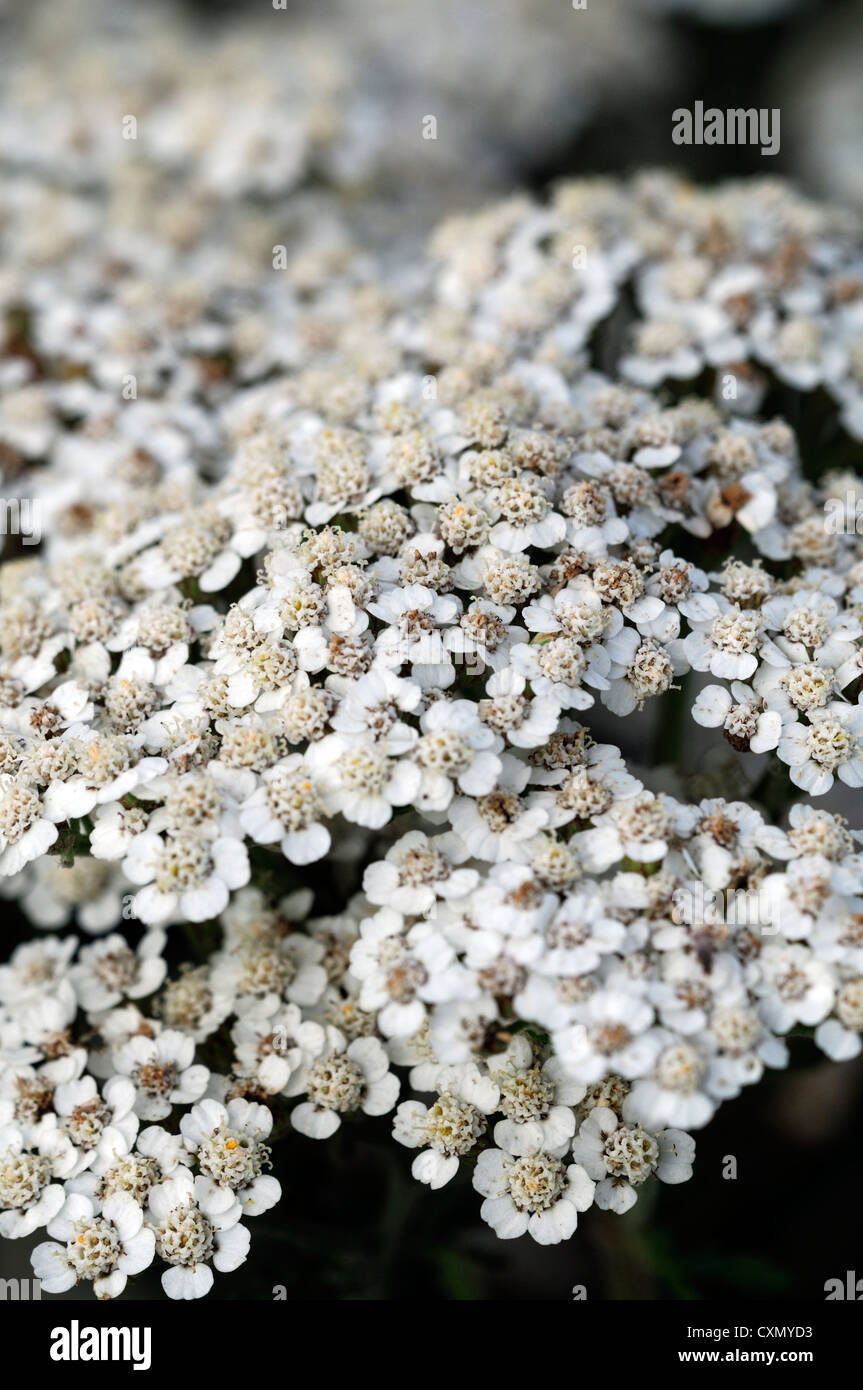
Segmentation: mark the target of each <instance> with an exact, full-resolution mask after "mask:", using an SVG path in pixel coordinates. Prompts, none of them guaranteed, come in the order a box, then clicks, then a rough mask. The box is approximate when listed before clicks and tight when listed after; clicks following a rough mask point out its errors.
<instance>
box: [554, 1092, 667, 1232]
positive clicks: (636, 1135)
mask: <svg viewBox="0 0 863 1390" xmlns="http://www.w3.org/2000/svg"><path fill="white" fill-rule="evenodd" d="M572 1156H573V1158H574V1159H575V1161H576V1162H577V1163H580V1164H581V1166H582V1167H583V1168H584V1170H585V1172H586V1173H587V1174H588V1176H589V1177H590V1178H592V1179H593V1181H594V1182H595V1183H596V1184H597V1187H596V1193H595V1197H594V1200H595V1202H596V1205H597V1206H598V1207H599V1208H600V1210H602V1211H615V1212H617V1213H618V1215H622V1214H623V1212H625V1211H629V1209H630V1208H631V1207H633V1206H634V1205H635V1203H636V1201H637V1199H638V1191H637V1189H638V1188H639V1187H641V1186H642V1184H643V1183H644V1182H646V1181H647V1179H648V1178H649V1177H651V1176H652V1175H653V1174H655V1175H656V1177H658V1178H659V1180H660V1182H668V1183H680V1182H687V1181H688V1180H689V1178H691V1176H692V1160H693V1158H694V1156H695V1141H694V1140H693V1139H692V1138H691V1137H690V1136H689V1135H688V1134H684V1133H683V1131H682V1130H679V1129H665V1130H661V1131H660V1133H659V1134H650V1133H648V1132H647V1131H645V1130H644V1129H643V1128H642V1127H641V1125H628V1124H622V1123H621V1121H620V1120H619V1119H618V1117H617V1115H615V1113H614V1111H613V1110H608V1109H606V1108H605V1107H603V1106H599V1105H598V1106H596V1107H595V1108H594V1109H593V1110H591V1112H590V1114H589V1115H588V1116H587V1118H586V1120H584V1122H583V1123H582V1125H581V1128H580V1129H579V1131H578V1135H577V1137H576V1139H575V1142H574V1143H573V1146H572Z"/></svg>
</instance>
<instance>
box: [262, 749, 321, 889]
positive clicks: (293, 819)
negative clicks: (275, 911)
mask: <svg viewBox="0 0 863 1390" xmlns="http://www.w3.org/2000/svg"><path fill="white" fill-rule="evenodd" d="M326 814H327V804H326V801H325V799H324V797H323V796H322V795H321V793H320V791H319V790H318V789H317V788H316V786H315V782H314V776H313V774H312V773H310V771H309V769H308V767H307V765H306V762H305V760H304V759H303V758H302V757H301V756H300V754H298V753H291V754H289V756H288V757H287V758H283V759H282V761H281V762H279V763H276V765H275V766H274V767H268V768H266V769H265V771H264V772H263V773H262V775H261V784H260V785H259V786H258V787H257V788H256V789H255V791H253V792H252V793H251V795H250V796H249V797H248V798H247V799H246V800H245V801H244V802H243V804H242V807H241V809H240V824H241V826H242V828H243V830H245V832H246V834H247V835H250V836H251V837H252V839H253V840H255V841H257V843H258V844H262V845H266V844H273V843H274V842H276V841H278V843H279V847H280V849H281V851H282V854H283V855H284V856H285V858H286V859H287V860H289V861H290V863H292V864H311V863H314V862H315V861H316V860H318V859H322V858H323V856H324V855H325V854H326V853H327V850H328V849H329V847H330V832H329V831H328V830H327V828H326V827H325V826H323V825H322V824H321V822H320V817H323V816H325V815H326Z"/></svg>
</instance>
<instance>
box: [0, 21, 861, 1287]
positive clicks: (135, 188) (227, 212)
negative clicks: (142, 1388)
mask: <svg viewBox="0 0 863 1390" xmlns="http://www.w3.org/2000/svg"><path fill="white" fill-rule="evenodd" d="M861 58H863V0H798V2H797V3H794V0H587V3H586V7H584V8H575V6H574V5H573V3H572V0H435V3H429V0H363V3H362V4H358V3H357V0H286V2H285V5H284V8H279V9H276V8H274V7H273V5H272V3H271V0H254V3H251V4H250V3H249V0H242V3H240V0H237V3H233V0H176V3H173V4H167V3H161V4H160V3H147V4H146V5H140V4H134V3H128V4H126V3H122V0H111V2H110V3H107V2H106V3H102V2H101V0H63V4H62V5H57V4H52V3H48V0H41V2H40V0H0V172H2V174H3V178H4V187H6V189H7V190H11V194H10V196H11V198H12V200H13V201H14V202H15V207H16V210H17V211H16V216H17V215H18V213H20V209H21V208H22V207H26V208H32V236H31V238H30V241H28V244H27V247H26V250H27V255H28V257H29V258H30V259H31V260H32V261H33V262H35V263H36V264H37V265H38V263H39V261H40V258H44V259H45V260H46V261H50V260H56V259H57V258H58V257H62V255H63V254H64V246H65V242H64V237H65V236H66V235H67V232H66V225H67V223H68V226H69V227H70V228H71V230H70V231H69V233H68V235H69V236H78V235H81V234H82V229H83V230H84V231H86V229H87V227H88V226H89V225H90V224H89V223H88V222H87V217H86V215H85V211H86V209H88V208H89V209H90V210H91V211H92V209H94V208H95V209H96V210H97V214H98V219H99V220H100V223H104V224H105V225H107V226H110V227H113V228H121V229H124V231H125V232H126V233H127V234H129V235H134V234H135V232H136V230H137V229H139V228H140V227H142V226H145V225H147V224H151V225H154V226H156V227H157V228H158V229H159V230H160V232H162V233H163V234H164V235H165V238H166V240H167V241H168V242H170V243H173V244H176V245H177V246H178V247H182V246H183V245H184V242H185V241H195V240H196V239H197V237H198V232H199V229H200V227H201V225H206V226H207V227H208V228H210V227H212V228H213V229H214V234H215V235H216V236H217V237H218V239H219V240H220V241H222V242H229V243H231V244H232V245H235V246H236V247H238V248H241V249H243V250H248V249H249V248H250V247H254V248H261V247H269V246H271V245H272V244H273V242H288V241H290V240H291V238H292V237H294V236H305V237H307V238H310V239H311V241H312V242H313V243H316V244H319V243H320V242H322V241H326V240H331V239H333V238H335V239H338V237H339V236H340V235H341V234H342V232H345V233H346V234H348V235H349V236H350V237H351V239H354V240H358V241H359V242H360V244H362V245H366V246H368V248H369V249H370V250H373V251H375V252H376V253H381V254H386V255H389V256H391V257H395V258H399V259H401V260H402V261H406V260H407V259H408V258H409V256H411V255H413V254H415V252H416V249H417V247H418V246H420V245H421V244H422V243H423V241H424V240H425V238H426V235H427V233H428V232H429V231H430V230H431V229H432V228H433V226H434V224H435V223H436V222H437V221H438V220H439V219H440V218H441V217H443V216H445V215H446V214H448V213H450V212H453V211H458V210H462V209H469V208H474V207H478V206H480V205H482V204H483V203H485V202H487V201H488V200H490V199H492V198H495V197H500V196H504V195H506V193H508V192H509V191H511V190H513V189H517V188H521V187H525V186H526V187H529V188H531V189H533V190H535V191H541V190H542V189H544V188H545V187H546V186H547V185H548V184H549V182H550V181H552V180H554V179H556V178H560V177H563V176H567V175H570V176H571V175H580V174H600V175H617V174H624V173H628V172H630V171H633V170H635V169H637V168H641V167H644V166H648V165H649V166H663V167H670V168H674V169H677V170H681V171H683V172H685V173H687V174H689V175H691V176H692V178H693V179H697V180H699V181H703V182H708V183H709V182H713V181H715V180H719V179H721V178H724V177H728V176H743V175H748V174H753V175H759V176H761V175H764V174H768V175H774V174H775V175H781V176H784V177H789V178H791V179H793V180H794V181H796V182H797V183H798V184H799V185H800V186H801V187H802V188H803V189H804V190H805V191H807V192H809V193H811V194H813V195H817V196H819V197H824V198H828V199H831V200H837V201H840V202H844V203H847V204H851V205H853V206H863V159H861V151H863V83H861V82H860V71H861ZM696 101H703V102H704V103H705V105H706V106H717V107H720V108H726V107H740V106H744V107H756V108H758V107H768V108H774V107H776V108H778V109H779V111H780V113H781V149H780V152H779V154H778V155H777V156H776V157H775V158H763V157H762V156H761V155H760V153H759V151H758V149H757V148H752V147H748V146H733V145H732V146H713V147H697V146H692V147H680V146H675V145H674V144H673V143H672V140H671V129H672V119H671V118H672V112H673V111H674V109H675V108H677V107H692V106H693V104H694V103H695V102H696ZM127 115H134V117H135V119H136V121H137V123H138V138H137V143H136V146H135V157H134V159H131V160H130V159H129V158H128V154H129V151H128V148H127V147H124V146H122V145H121V142H120V141H119V140H118V136H117V132H118V128H119V125H120V122H121V121H122V120H123V118H124V117H126V116H127ZM429 118H431V123H430V119H429ZM429 136H431V137H432V138H428V137H429ZM4 215H5V214H4V208H3V207H2V206H0V223H2V220H3V218H4ZM52 218H53V221H52ZM606 720H607V724H608V727H603V728H602V729H601V730H600V731H599V736H600V737H605V738H607V739H609V740H610V741H612V742H616V743H619V744H620V745H621V746H622V748H623V750H624V752H625V753H627V754H628V755H629V756H633V757H635V759H636V760H640V761H643V762H649V761H651V759H650V758H649V757H648V756H647V754H646V751H645V750H646V749H648V748H653V749H654V750H655V751H656V752H657V753H661V754H662V755H663V757H665V758H667V757H669V756H673V757H675V758H676V759H677V760H678V765H679V768H680V778H679V779H678V783H677V786H676V788H673V789H677V790H680V791H682V792H684V793H685V794H687V795H695V796H702V795H707V794H710V793H711V792H712V793H713V794H717V793H718V792H719V791H720V790H721V791H722V794H725V795H729V796H730V795H734V794H741V793H742V792H743V791H745V790H749V789H750V788H751V776H752V774H751V772H747V771H745V770H741V767H740V766H739V760H738V762H737V763H735V762H734V761H733V760H731V761H724V762H723V761H720V762H719V763H717V764H715V765H713V766H711V765H709V764H705V763H704V760H703V759H702V757H701V756H700V748H699V744H698V743H697V741H695V729H694V726H693V725H691V724H688V725H687V726H686V734H685V738H681V736H680V731H681V730H682V727H683V726H680V725H679V730H678V736H677V739H676V742H673V743H672V744H669V741H668V733H669V729H668V727H666V728H665V729H657V728H655V727H654V726H653V725H652V724H651V723H650V722H649V721H646V722H644V723H642V724H639V722H638V721H634V722H633V721H631V720H628V721H626V726H625V727H624V725H623V724H622V723H621V722H620V721H617V720H614V719H613V718H612V717H611V716H606ZM671 727H672V728H673V724H672V726H671ZM747 779H750V780H749V781H747ZM855 799H856V802H857V803H858V804H857V805H855V804H854V801H855ZM827 800H828V801H829V799H827ZM859 801H860V798H859V796H857V797H856V798H850V797H849V798H847V799H846V801H845V802H843V803H840V804H834V803H833V802H832V801H830V802H829V809H837V810H842V811H843V813H844V814H846V815H847V816H848V817H849V819H850V820H851V822H852V824H855V825H860V824H861V823H863V821H861V816H860V807H859ZM3 918H4V927H5V933H4V949H3V952H2V954H3V955H4V956H6V955H7V954H8V952H9V951H10V950H11V949H13V948H14V946H15V945H16V944H17V943H18V942H19V941H20V940H23V939H26V938H27V937H28V936H30V935H32V934H33V930H34V929H33V928H32V927H30V926H29V925H28V924H27V923H26V922H25V921H24V920H23V918H22V917H21V916H20V914H19V913H18V911H17V909H16V908H15V906H14V904H11V903H8V904H4V905H3ZM73 926H74V923H71V924H70V926H69V927H68V928H67V930H70V929H72V928H73ZM861 1086H863V1061H858V1062H851V1063H847V1064H845V1065H842V1066H837V1065H834V1064H829V1063H825V1062H823V1061H821V1060H819V1054H818V1053H817V1052H816V1050H815V1048H814V1046H813V1045H812V1044H810V1043H809V1042H807V1041H806V1040H802V1039H801V1040H798V1041H797V1042H796V1044H795V1048H794V1052H793V1065H792V1068H791V1069H790V1070H789V1071H788V1072H787V1073H782V1074H779V1075H770V1074H768V1075H767V1077H765V1080H764V1081H763V1082H762V1083H761V1084H760V1085H759V1086H757V1087H754V1088H752V1089H751V1090H750V1091H749V1092H748V1093H746V1094H744V1095H743V1096H742V1097H741V1098H740V1099H739V1100H737V1101H733V1102H729V1103H728V1104H726V1105H725V1106H723V1107H722V1109H721V1112H720V1114H719V1116H718V1118H717V1119H716V1120H715V1121H714V1122H713V1124H712V1125H710V1126H709V1128H708V1129H707V1130H704V1131H701V1132H699V1133H698V1135H697V1143H698V1154H697V1160H696V1173H695V1178H694V1180H693V1181H692V1182H691V1183H690V1184H688V1185H686V1186H684V1187H682V1188H676V1189H674V1188H672V1189H665V1188H660V1185H659V1184H655V1185H654V1187H655V1188H660V1190H659V1191H652V1192H650V1193H647V1194H645V1195H643V1196H642V1197H641V1199H640V1201H639V1204H638V1206H637V1208H636V1209H635V1211H634V1212H633V1213H631V1214H630V1216H629V1217H628V1218H627V1219H626V1220H625V1221H620V1220H619V1219H618V1218H616V1217H615V1216H613V1215H612V1214H610V1213H601V1212H596V1211H592V1212H590V1213H588V1215H587V1217H586V1218H584V1219H583V1224H582V1227H580V1230H579V1234H578V1235H577V1237H576V1238H575V1239H574V1240H573V1241H571V1242H569V1243H568V1244H566V1245H564V1246H562V1247H557V1248H554V1249H540V1248H539V1247H537V1246H535V1245H534V1244H533V1243H532V1242H529V1241H518V1242H515V1243H512V1244H510V1243H506V1242H501V1241H498V1240H496V1238H495V1237H494V1236H493V1235H492V1234H491V1233H490V1232H489V1231H488V1230H487V1229H486V1228H485V1227H484V1226H483V1225H482V1224H481V1223H480V1221H479V1219H478V1205H479V1198H478V1197H477V1195H476V1194H475V1193H473V1191H472V1190H471V1187H470V1182H469V1174H468V1173H467V1172H466V1171H465V1172H463V1173H462V1174H461V1175H460V1178H459V1179H458V1180H457V1181H456V1182H454V1183H453V1184H451V1185H450V1186H449V1187H448V1188H446V1189H445V1190H444V1191H442V1192H438V1193H430V1192H428V1191H427V1190H426V1189H424V1188H421V1187H420V1186H419V1185H418V1184H416V1183H414V1182H413V1181H412V1179H411V1177H410V1172H409V1169H410V1160H411V1155H410V1154H409V1153H408V1152H407V1151H400V1150H397V1149H396V1146H395V1145H393V1143H392V1141H391V1139H390V1137H389V1127H388V1125H387V1124H386V1123H385V1122H381V1123H380V1124H379V1125H378V1126H373V1125H367V1124H362V1125H357V1126H353V1125H350V1124H345V1125H344V1126H343V1128H342V1130H341V1131H340V1133H339V1135H338V1136H337V1137H336V1139H335V1140H333V1141H331V1142H329V1143H328V1144H326V1145H315V1144H313V1143H312V1141H308V1140H305V1139H302V1138H300V1137H298V1136H296V1135H295V1136H293V1139H292V1141H291V1142H290V1143H287V1144H285V1145H283V1146H281V1147H280V1148H279V1150H278V1151H277V1155H276V1157H277V1162H276V1167H275V1169H274V1171H275V1173H276V1175H277V1176H278V1177H279V1178H280V1180H281V1181H282V1184H283V1188H284V1196H283V1201H282V1204H281V1206H280V1207H279V1208H278V1210H277V1214H276V1215H277V1217H278V1218H279V1219H277V1220H272V1221H267V1222H262V1223H259V1226H256V1227H255V1228H254V1232H253V1246H252V1257H251V1259H250V1261H249V1264H248V1265H247V1266H246V1270H245V1272H244V1277H243V1278H242V1279H235V1280H224V1281H219V1280H217V1281H216V1285H215V1289H214V1291H213V1294H212V1295H211V1296H212V1297H214V1298H216V1299H218V1298H220V1297H228V1298H237V1297H239V1298H242V1299H249V1298H264V1299H267V1298H271V1297H273V1290H274V1289H275V1288H278V1289H280V1290H281V1289H283V1290H284V1293H285V1296H286V1297H287V1298H288V1299H297V1298H309V1297H312V1298H322V1299H328V1298H333V1299H394V1300H402V1299H406V1300H413V1299H420V1298H422V1299H485V1298H488V1299H516V1300H524V1299H569V1298H570V1297H571V1290H572V1288H573V1286H576V1285H583V1286H584V1287H585V1289H586V1292H587V1297H588V1299H596V1298H600V1299H601V1298H615V1299H617V1298H636V1299H650V1298H672V1299H699V1298H702V1299H703V1298H729V1299H744V1300H747V1299H760V1298H774V1297H778V1298H784V1299H811V1298H815V1299H820V1298H823V1296H824V1293H823V1290H824V1284H825V1281H826V1280H827V1279H830V1278H837V1277H838V1278H840V1279H844V1278H845V1273H846V1271H847V1270H854V1269H855V1268H856V1269H858V1270H859V1272H860V1275H861V1276H863V1229H861V1218H860V1203H859V1199H858V1189H859V1180H860V1178H859V1175H860V1159H859V1155H860V1152H861V1143H863V1107H861V1104H860V1095H861ZM729 1159H734V1160H735V1162H736V1173H737V1176H736V1178H734V1177H726V1176H723V1173H728V1172H729V1171H730V1168H731V1165H730V1164H729V1162H728V1160H729ZM32 1243H35V1242H24V1241H21V1242H18V1243H17V1244H13V1243H4V1245H3V1246H2V1249H0V1276H2V1277H6V1278H9V1277H16V1276H17V1277H19V1278H23V1277H27V1275H28V1274H29V1247H30V1245H31V1244H32ZM148 1278H150V1276H148V1275H145V1276H143V1277H142V1278H141V1279H140V1280H137V1281H136V1283H135V1286H134V1288H133V1289H130V1291H129V1293H128V1294H127V1297H132V1298H146V1297H152V1296H157V1286H156V1283H155V1280H154V1279H153V1280H152V1281H151V1282H150V1283H148ZM64 1297H66V1298H70V1299H74V1298H75V1297H76V1294H75V1292H74V1291H73V1292H72V1293H70V1294H67V1295H64Z"/></svg>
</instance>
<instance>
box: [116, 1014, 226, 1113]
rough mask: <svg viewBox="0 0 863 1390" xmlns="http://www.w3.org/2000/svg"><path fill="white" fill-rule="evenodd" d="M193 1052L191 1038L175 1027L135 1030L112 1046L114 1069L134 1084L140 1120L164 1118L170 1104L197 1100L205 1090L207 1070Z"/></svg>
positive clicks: (207, 1077) (193, 1045)
mask: <svg viewBox="0 0 863 1390" xmlns="http://www.w3.org/2000/svg"><path fill="white" fill-rule="evenodd" d="M194 1056H195V1044H194V1041H193V1039H192V1038H190V1037H189V1036H188V1035H187V1034H185V1033H181V1032H179V1031H177V1030H176V1029H174V1028H165V1029H163V1030H162V1031H161V1032H160V1033H157V1034H156V1035H155V1036H154V1037H145V1036H143V1035H142V1034H140V1033H135V1034H134V1035H133V1036H132V1037H130V1038H129V1040H128V1041H127V1042H124V1043H122V1044H121V1045H120V1046H119V1047H115V1049H114V1052H113V1061H114V1066H115V1067H116V1070H117V1071H118V1073H119V1074H120V1075H121V1076H128V1077H129V1078H130V1079H131V1081H132V1082H133V1083H134V1086H135V1102H134V1107H135V1114H136V1115H139V1116H140V1118H141V1119H142V1120H163V1119H165V1117H166V1116H167V1115H170V1113H171V1107H172V1106H174V1105H189V1104H190V1103H191V1102H192V1101H196V1100H198V1099H199V1098H200V1097H201V1096H202V1095H203V1093H204V1091H205V1090H206V1087H207V1081H208V1079H209V1071H208V1070H207V1068H206V1067H205V1066H202V1065H201V1064H200V1063H198V1062H195V1061H194Z"/></svg>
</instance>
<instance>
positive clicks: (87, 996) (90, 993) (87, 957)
mask: <svg viewBox="0 0 863 1390" xmlns="http://www.w3.org/2000/svg"><path fill="white" fill-rule="evenodd" d="M164 948H165V933H164V932H163V931H160V930H159V929H156V930H153V931H148V932H145V933H144V935H143V936H142V937H141V940H140V941H139V942H138V945H137V948H136V949H135V950H134V951H133V950H132V949H131V947H130V946H129V944H128V942H127V941H126V939H125V937H122V936H120V935H118V934H117V933H112V934H111V935H110V936H104V937H102V939H101V940H100V941H97V942H94V943H93V945H91V946H84V947H82V949H81V954H80V956H79V958H78V962H77V964H76V965H73V966H72V968H71V970H70V971H69V979H70V980H71V982H72V985H73V986H74V989H75V993H76V995H77V997H78V1003H79V1004H80V1006H81V1008H82V1009H85V1010H86V1011H87V1012H88V1013H98V1012H101V1011H102V1010H104V1009H112V1008H114V1007H115V1006H116V1005H117V1004H119V1003H120V1002H121V1000H123V999H143V998H145V997H146V996H147V995H148V994H153V993H155V991H156V990H157V989H158V988H159V986H160V985H161V983H162V981H163V980H164V978H165V975H166V974H167V970H168V967H167V964H166V962H165V961H164V960H163V958H162V951H163V950H164Z"/></svg>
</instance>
